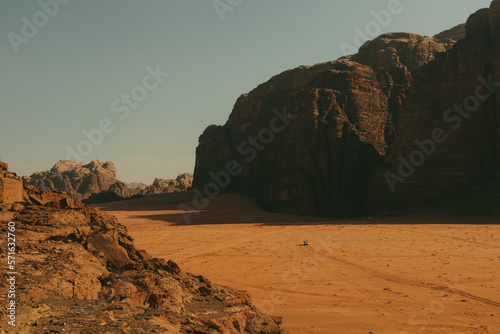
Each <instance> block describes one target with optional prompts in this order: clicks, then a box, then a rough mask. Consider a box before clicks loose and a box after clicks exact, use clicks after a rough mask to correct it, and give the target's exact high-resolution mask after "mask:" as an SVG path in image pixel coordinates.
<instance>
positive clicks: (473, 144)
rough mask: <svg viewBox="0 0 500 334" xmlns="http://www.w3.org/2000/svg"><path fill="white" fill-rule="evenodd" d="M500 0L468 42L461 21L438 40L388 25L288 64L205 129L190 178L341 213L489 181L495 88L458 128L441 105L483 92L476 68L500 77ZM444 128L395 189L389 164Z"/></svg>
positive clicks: (286, 205) (289, 205)
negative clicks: (355, 43) (362, 39)
mask: <svg viewBox="0 0 500 334" xmlns="http://www.w3.org/2000/svg"><path fill="white" fill-rule="evenodd" d="M499 7H500V1H494V2H493V3H492V6H491V9H490V10H488V9H484V10H481V11H479V12H477V13H475V14H473V15H472V16H471V17H470V19H469V20H468V22H467V24H466V27H465V30H466V37H465V39H462V40H460V41H459V42H456V41H455V40H453V38H461V37H463V35H464V27H463V26H458V27H455V28H453V29H451V30H449V31H446V32H443V33H442V34H439V35H437V38H431V37H423V36H419V35H415V34H409V33H393V34H385V35H382V36H380V37H378V38H376V39H375V40H373V41H370V42H367V43H365V45H363V46H362V47H361V49H360V50H359V52H358V54H356V55H353V56H348V57H344V58H341V59H339V60H337V61H333V62H329V63H323V64H318V65H315V66H311V67H306V66H302V67H299V68H296V69H293V70H289V71H286V72H284V73H282V74H280V75H277V76H275V77H273V78H272V79H270V80H269V81H268V82H266V83H264V84H262V85H260V86H258V87H257V88H256V89H254V90H253V91H252V92H250V93H248V94H245V95H242V96H241V97H240V98H239V99H238V100H237V102H236V104H235V106H234V109H233V112H232V113H231V115H230V116H229V119H228V121H227V123H226V124H225V125H224V126H215V125H212V126H209V127H208V128H207V129H206V130H205V132H204V133H203V134H202V135H201V136H200V138H199V145H198V148H197V150H196V167H195V178H194V183H193V187H194V188H196V189H199V190H200V191H201V192H202V193H205V194H211V193H214V191H213V188H214V185H215V184H217V187H218V188H222V189H223V191H240V192H242V193H244V194H246V195H250V196H251V197H253V198H255V199H257V200H260V201H261V202H262V203H263V204H264V206H265V207H266V208H268V209H271V210H278V211H287V212H295V213H303V214H315V215H322V216H332V217H338V216H364V215H367V214H368V213H370V212H377V211H381V210H392V209H395V208H405V207H410V206H413V205H415V204H417V203H428V202H430V201H433V200H437V199H443V198H446V197H447V196H448V195H449V194H450V193H454V192H456V191H463V189H465V188H464V187H468V186H473V184H476V182H480V181H485V180H490V179H491V178H493V177H494V176H495V175H496V174H497V173H498V171H499V170H500V165H499V164H500V155H499V154H500V152H499V147H500V146H499V145H500V142H499V137H498V130H499V117H498V116H499V107H498V106H497V105H496V100H497V98H496V96H497V92H495V93H494V94H493V96H492V97H490V98H489V99H487V100H485V101H480V107H479V109H478V110H477V111H476V112H474V115H472V116H471V117H469V118H467V117H466V118H467V119H464V120H463V126H461V128H460V129H459V130H457V131H454V132H453V133H451V132H450V131H449V128H450V126H449V125H450V124H447V123H446V120H443V113H445V111H446V110H447V109H450V108H453V106H454V104H460V103H464V101H465V99H466V98H467V97H468V96H471V95H472V96H474V95H475V91H476V88H477V87H478V85H480V84H481V81H480V80H479V79H478V77H479V76H482V77H484V79H485V80H486V81H488V80H489V78H490V77H491V78H492V80H495V79H498V80H500V73H499V72H500V62H499V60H500V50H499V48H500V40H498V38H497V36H498V34H499V27H500V11H499ZM488 89H491V87H487V88H482V90H481V93H483V94H484V93H486V92H487V90H488ZM466 102H468V103H472V102H473V101H472V102H471V101H466ZM284 108H286V112H284V111H283V109H284ZM276 109H277V110H276ZM273 110H274V111H273ZM278 111H279V112H278ZM277 115H280V116H277ZM447 116H448V117H459V116H457V114H456V113H453V114H448V115H447ZM275 118H276V119H275ZM455 122H458V120H457V121H455ZM454 124H455V123H452V125H454ZM436 128H443V129H445V131H446V133H447V135H448V136H449V137H450V138H449V139H448V140H447V141H446V142H445V143H443V144H439V145H437V146H439V147H436V150H435V152H434V153H433V154H431V156H430V157H429V156H427V155H426V161H425V164H423V165H422V166H421V167H418V168H419V169H418V171H416V172H414V174H412V175H411V178H407V179H405V182H397V184H396V190H395V191H394V193H393V192H392V190H394V189H391V186H390V184H394V181H393V179H391V178H390V177H388V175H392V174H388V173H387V172H391V173H397V170H398V167H399V159H398V157H399V156H400V155H403V156H408V155H409V154H411V152H412V151H414V150H415V149H418V146H415V143H414V141H415V140H423V139H425V138H428V137H430V136H431V135H432V133H433V131H434V129H436ZM435 134H436V135H437V134H440V133H435ZM413 158H414V157H413ZM231 161H236V162H237V164H238V166H239V167H240V168H239V169H237V168H234V163H232V164H230V165H229V166H228V163H229V162H231ZM228 167H231V168H228ZM229 169H230V170H231V171H232V172H233V173H232V174H231V173H227V175H230V176H231V182H230V184H229V185H226V184H225V182H224V181H223V180H224V173H226V172H224V171H226V170H229ZM217 175H219V176H217ZM396 175H399V174H396ZM386 179H388V180H390V182H387V180H386ZM399 181H402V178H400V179H399ZM211 182H214V183H211ZM219 190H220V189H219Z"/></svg>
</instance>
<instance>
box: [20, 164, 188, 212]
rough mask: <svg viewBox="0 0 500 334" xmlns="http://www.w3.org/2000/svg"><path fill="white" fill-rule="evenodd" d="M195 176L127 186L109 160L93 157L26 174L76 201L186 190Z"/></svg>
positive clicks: (29, 181) (45, 188) (31, 180)
mask: <svg viewBox="0 0 500 334" xmlns="http://www.w3.org/2000/svg"><path fill="white" fill-rule="evenodd" d="M192 179H193V175H192V174H189V173H185V174H181V175H179V176H178V177H177V178H176V179H175V180H170V179H169V180H164V179H155V181H154V183H153V184H152V185H150V186H142V187H141V186H137V185H138V184H135V186H134V187H131V186H128V185H127V184H126V183H124V182H122V181H119V180H117V179H116V167H115V165H114V164H113V163H112V162H110V161H108V162H101V161H99V160H94V161H92V162H90V163H88V164H86V165H85V164H83V163H81V162H76V161H71V160H61V161H59V162H58V163H56V164H55V165H54V167H52V169H51V170H49V171H43V172H37V173H34V174H32V175H31V176H28V177H24V178H23V181H24V183H26V184H29V185H32V186H34V187H37V188H38V189H40V190H42V191H60V192H63V193H65V194H67V195H70V196H72V197H73V198H75V199H77V200H86V202H89V203H95V202H103V201H112V200H120V199H124V198H130V197H133V196H146V195H150V194H164V193H169V192H177V191H185V190H186V189H188V188H189V187H191V184H192Z"/></svg>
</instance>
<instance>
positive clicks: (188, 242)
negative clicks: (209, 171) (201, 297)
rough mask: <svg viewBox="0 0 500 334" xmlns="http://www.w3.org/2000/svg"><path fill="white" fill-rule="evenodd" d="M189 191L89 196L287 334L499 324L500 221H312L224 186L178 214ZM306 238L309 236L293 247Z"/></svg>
mask: <svg viewBox="0 0 500 334" xmlns="http://www.w3.org/2000/svg"><path fill="white" fill-rule="evenodd" d="M191 198H192V194H190V193H177V194H167V195H153V196H148V197H146V198H141V199H136V200H130V201H123V202H115V203H108V204H101V205H100V207H101V208H102V209H103V210H105V211H107V212H109V213H111V214H113V215H115V216H117V217H118V218H119V220H120V222H121V223H122V224H124V225H126V226H127V228H128V230H129V232H130V234H131V235H132V236H133V237H134V238H135V243H136V246H137V247H138V248H140V249H141V248H142V249H145V250H147V251H148V252H149V253H150V254H151V255H153V256H156V257H160V258H165V259H173V260H175V261H176V262H177V263H178V264H179V265H180V266H181V268H182V269H183V270H186V271H188V272H192V273H194V274H202V275H204V276H205V277H207V278H209V279H210V280H212V281H214V282H217V283H219V284H224V285H228V286H231V287H233V288H238V289H243V290H247V291H248V292H249V293H250V294H251V295H252V298H253V300H254V302H255V304H256V305H257V306H258V307H259V308H260V309H261V310H263V311H264V312H266V313H270V314H273V315H281V316H283V320H284V328H285V329H286V330H288V331H289V332H290V333H325V334H326V333H329V334H330V333H370V332H373V333H500V290H499V286H500V265H499V264H500V233H499V232H500V225H495V224H494V223H496V221H495V220H488V219H482V220H479V219H474V218H471V219H466V218H462V219H460V221H459V224H454V225H452V224H451V223H453V222H456V221H452V220H450V219H445V218H443V217H405V218H390V219H383V220H382V219H373V220H362V221H333V222H332V221H324V220H321V219H317V218H311V217H300V216H293V215H284V214H273V213H267V212H263V211H262V210H260V209H259V208H258V207H257V206H256V205H255V204H254V203H253V202H252V201H250V200H248V199H246V198H243V197H239V196H236V195H225V196H221V197H218V198H214V199H211V201H210V205H209V206H208V207H207V208H206V209H205V210H203V211H201V212H199V213H198V214H197V215H192V216H191V217H190V220H191V223H190V224H185V222H184V220H183V218H182V215H181V212H180V211H179V209H178V203H182V202H189V201H190V200H191ZM304 239H307V240H308V241H309V246H303V245H302V241H303V240H304Z"/></svg>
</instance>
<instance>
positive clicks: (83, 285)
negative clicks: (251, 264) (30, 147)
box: [0, 188, 283, 334]
mask: <svg viewBox="0 0 500 334" xmlns="http://www.w3.org/2000/svg"><path fill="white" fill-rule="evenodd" d="M26 191H27V192H28V193H29V195H30V196H36V197H37V198H39V200H40V202H41V203H45V204H44V205H43V206H41V205H34V204H28V203H25V204H23V205H19V206H17V207H16V208H11V210H12V211H13V212H12V214H13V215H14V216H13V217H12V216H11V217H7V216H5V215H0V233H2V234H4V235H6V234H7V224H6V221H5V220H9V221H14V222H16V231H15V235H16V255H15V256H16V269H17V272H18V275H17V276H16V306H17V307H16V313H17V318H16V327H15V332H16V333H18V334H28V333H29V334H31V333H63V332H66V333H74V334H77V333H81V334H94V333H95V334H104V333H145V334H146V333H147V334H149V333H283V331H282V330H281V329H280V326H279V323H280V319H279V318H277V317H270V316H267V315H264V314H262V313H260V312H259V311H258V310H257V309H256V308H255V307H254V306H252V304H251V301H250V296H249V295H248V294H246V293H245V292H242V291H237V290H233V289H231V288H228V287H223V286H219V285H217V284H215V283H212V282H210V281H209V280H208V279H206V278H204V277H202V276H193V275H190V274H187V273H184V272H182V271H181V270H180V268H179V267H178V266H177V265H176V264H175V263H174V262H172V261H168V262H167V261H164V260H159V259H155V258H151V257H149V256H148V254H147V253H146V252H145V251H141V250H137V249H136V248H135V247H134V244H133V240H132V238H131V237H130V236H129V235H128V233H127V231H126V228H125V227H124V226H122V225H120V224H119V223H118V222H117V221H116V219H115V218H114V217H112V216H109V215H107V214H105V213H103V212H101V211H99V210H97V209H94V208H92V207H89V206H85V205H83V204H82V203H80V202H77V201H75V200H74V199H73V198H71V197H69V196H67V195H64V194H58V193H47V192H37V190H35V189H34V188H28V189H26ZM0 260H2V261H4V262H5V263H6V261H7V259H6V252H2V253H1V256H0ZM0 288H1V289H2V291H6V288H7V287H6V280H2V281H1V283H0ZM6 297H7V296H6V294H2V295H1V296H0V303H2V305H6V304H7V299H6ZM0 316H1V317H2V318H3V319H7V317H6V310H5V308H4V307H2V308H1V309H0ZM0 331H2V332H4V331H8V332H9V333H10V332H12V328H11V327H10V326H9V325H8V324H7V321H2V322H0Z"/></svg>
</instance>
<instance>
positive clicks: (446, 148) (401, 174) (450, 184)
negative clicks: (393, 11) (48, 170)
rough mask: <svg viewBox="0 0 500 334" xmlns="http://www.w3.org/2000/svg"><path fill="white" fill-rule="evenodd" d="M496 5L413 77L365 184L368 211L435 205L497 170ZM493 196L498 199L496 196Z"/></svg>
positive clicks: (499, 53) (499, 69) (499, 73)
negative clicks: (387, 144)
mask: <svg viewBox="0 0 500 334" xmlns="http://www.w3.org/2000/svg"><path fill="white" fill-rule="evenodd" d="M499 27H500V2H499V1H494V2H493V3H492V6H491V9H490V10H487V9H484V10H480V11H478V12H477V13H475V14H473V15H472V16H471V17H470V18H469V20H468V21H467V24H466V38H465V39H463V40H461V41H459V42H458V43H456V44H455V45H454V47H453V48H452V49H451V50H449V51H448V52H446V53H445V54H441V55H439V56H438V58H437V59H436V60H435V61H433V62H432V63H430V64H428V65H427V66H423V67H421V69H420V71H419V72H418V75H416V76H415V77H414V80H413V83H412V85H411V89H410V92H409V94H408V98H407V100H406V102H405V107H404V111H403V112H402V113H401V116H400V118H399V122H398V126H397V131H396V135H395V141H394V144H393V145H392V147H391V148H390V150H389V152H388V154H387V156H386V157H385V159H384V164H382V165H381V166H379V168H378V170H377V172H376V174H375V175H374V177H373V179H372V186H371V191H370V193H371V196H370V197H371V203H372V206H373V208H378V209H380V208H392V209H394V208H401V209H406V208H408V207H409V206H415V205H418V204H423V205H425V204H433V203H435V204H439V203H443V202H446V201H448V200H450V199H451V198H453V197H454V196H457V195H460V194H463V193H464V192H469V191H471V190H473V189H474V188H476V187H480V186H481V185H483V184H485V183H491V181H493V180H494V179H495V177H496V175H497V174H498V172H499V171H500V138H499V129H500V109H499V106H498V103H497V101H498V97H499V96H500V95H499V93H500V92H499V87H500V84H499V83H496V81H500V41H499V40H498V36H500V30H499ZM497 196H498V195H497Z"/></svg>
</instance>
